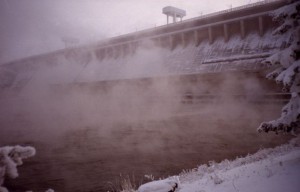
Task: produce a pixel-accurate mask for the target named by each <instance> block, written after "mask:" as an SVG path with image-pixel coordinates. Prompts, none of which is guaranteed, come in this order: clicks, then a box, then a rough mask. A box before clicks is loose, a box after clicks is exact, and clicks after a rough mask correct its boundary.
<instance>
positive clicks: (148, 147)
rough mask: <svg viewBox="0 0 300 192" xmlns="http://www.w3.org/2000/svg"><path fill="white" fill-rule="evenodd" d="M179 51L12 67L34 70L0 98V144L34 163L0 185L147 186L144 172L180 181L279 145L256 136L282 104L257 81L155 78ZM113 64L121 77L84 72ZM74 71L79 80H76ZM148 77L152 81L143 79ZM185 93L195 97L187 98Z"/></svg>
mask: <svg viewBox="0 0 300 192" xmlns="http://www.w3.org/2000/svg"><path fill="white" fill-rule="evenodd" d="M200 46H201V45H200ZM181 50H182V47H177V48H176V49H175V50H173V52H170V51H169V50H167V49H162V48H159V47H156V46H155V44H154V43H152V42H144V43H143V44H142V45H141V46H140V47H139V49H137V50H136V52H135V54H133V55H127V56H125V57H124V58H122V57H121V58H106V59H104V60H103V61H98V62H96V61H97V60H96V58H95V55H94V54H93V53H91V55H90V54H88V55H90V57H91V58H90V59H82V58H84V54H83V55H82V53H79V52H78V53H76V52H75V53H72V54H71V53H68V52H65V53H64V54H58V55H52V56H51V55H50V56H45V57H44V60H43V61H40V60H37V61H35V62H37V63H31V65H32V66H35V67H33V68H30V67H29V68H28V69H26V67H25V68H24V69H23V70H24V71H23V72H22V70H20V71H19V73H20V74H21V76H22V73H23V75H25V74H26V73H29V72H30V71H32V70H33V72H31V73H32V76H31V79H30V80H29V81H28V82H27V83H25V84H24V86H23V87H21V88H20V89H19V90H14V89H10V90H7V91H2V92H1V100H0V102H1V103H0V105H1V108H0V114H1V115H0V117H1V120H0V126H1V134H0V136H1V139H0V142H1V143H0V144H1V145H14V144H21V145H28V144H30V145H32V146H34V147H36V148H37V156H36V157H35V161H34V163H32V164H29V165H28V166H26V165H24V168H23V171H22V172H21V176H20V178H19V179H18V180H16V181H8V185H11V186H15V187H17V188H18V187H19V188H20V187H21V186H26V187H27V188H26V190H29V189H34V190H44V189H45V188H48V187H51V188H54V189H55V190H65V191H76V190H79V189H82V188H85V189H86V190H87V191H90V190H96V189H101V190H108V189H109V187H110V186H108V185H109V183H110V182H112V181H114V180H115V179H116V178H117V177H118V175H119V174H120V173H122V174H125V175H126V174H128V175H135V176H136V177H137V178H138V180H137V181H136V182H137V183H139V182H145V180H143V175H145V174H153V175H154V176H155V177H165V176H168V175H172V174H178V173H179V172H180V171H181V170H183V169H189V168H193V167H195V166H197V165H198V164H201V163H207V162H208V161H209V160H217V161H218V160H222V159H224V158H234V157H235V156H237V155H245V154H247V153H253V152H255V151H256V150H258V149H259V148H261V147H270V146H274V145H276V144H279V143H282V142H284V141H285V140H286V139H287V137H286V138H284V137H282V138H278V137H276V136H274V135H258V134H257V133H256V128H257V127H258V126H259V124H260V122H262V121H264V120H270V119H272V118H274V117H276V116H277V115H278V114H279V111H280V108H281V104H280V103H279V104H278V105H277V104H274V103H271V104H268V103H261V100H260V99H262V98H263V97H262V95H263V94H264V93H269V92H272V91H273V92H274V87H273V86H274V85H272V84H270V83H268V82H267V81H266V80H264V77H263V75H262V76H257V74H255V73H252V74H251V73H219V74H203V75H186V76H180V75H178V76H166V75H162V73H163V72H166V71H167V68H166V65H165V63H164V59H163V58H164V56H165V55H166V54H172V53H176V51H181ZM80 58H81V59H80ZM87 58H89V57H87ZM87 61H88V62H87ZM113 61H114V62H113ZM123 61H127V62H123ZM33 62H34V61H33ZM86 62H87V63H88V64H86ZM104 63H106V64H108V65H104ZM116 63H117V67H120V68H121V70H120V71H119V73H123V74H118V75H120V76H123V77H127V78H126V79H121V80H117V79H115V80H110V81H100V82H99V81H98V82H97V81H95V80H94V81H92V79H93V78H95V77H96V76H97V75H99V74H97V73H94V74H93V73H92V72H93V71H96V72H97V70H96V67H98V68H99V67H100V69H101V68H105V66H111V65H112V64H116ZM36 64H38V65H36ZM27 65H28V66H30V63H27ZM98 70H99V69H98ZM82 71H84V72H85V76H82V77H80V78H79V76H78V74H79V73H83V72H82ZM109 71H110V69H105V71H104V75H105V73H109ZM149 71H150V72H151V73H150V74H156V73H158V74H160V75H157V76H154V77H151V78H141V75H143V74H144V75H147V74H148V75H149V73H147V72H149ZM111 72H113V70H111ZM88 76H91V77H93V78H90V79H89V77H88ZM108 77H110V76H108ZM110 78H112V77H110ZM84 80H85V81H84ZM275 90H276V89H275ZM186 93H193V94H195V95H198V96H201V95H202V98H200V99H195V100H193V101H191V100H188V99H187V98H186V97H185V95H186ZM236 95H242V97H237V96H236ZM203 96H204V97H203ZM191 102H192V103H191ZM275 138H276V139H275ZM32 169H34V170H35V171H30V170H32ZM28 178H35V179H34V181H32V180H29V179H28ZM22 189H24V188H22ZM101 190H100V191H101Z"/></svg>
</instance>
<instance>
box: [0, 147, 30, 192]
mask: <svg viewBox="0 0 300 192" xmlns="http://www.w3.org/2000/svg"><path fill="white" fill-rule="evenodd" d="M35 153H36V151H35V148H33V147H30V146H28V147H22V146H19V145H17V146H6V147H0V192H6V191H8V190H7V189H6V188H5V187H2V185H3V183H4V178H5V177H9V178H13V179H14V178H16V177H18V176H19V173H18V169H17V166H19V165H22V164H23V161H22V160H23V159H26V158H29V157H32V156H34V155H35Z"/></svg>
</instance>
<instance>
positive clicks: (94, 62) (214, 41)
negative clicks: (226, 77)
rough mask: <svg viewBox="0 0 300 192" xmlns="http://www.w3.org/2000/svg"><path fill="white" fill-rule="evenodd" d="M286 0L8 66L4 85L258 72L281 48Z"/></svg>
mask: <svg viewBox="0 0 300 192" xmlns="http://www.w3.org/2000/svg"><path fill="white" fill-rule="evenodd" d="M284 4H285V1H274V2H273V1H271V2H267V3H266V2H264V3H256V4H253V5H251V6H247V7H242V8H238V9H234V10H229V11H223V12H220V13H215V14H211V15H208V16H202V17H199V18H194V19H190V20H187V21H184V22H180V23H176V24H169V25H166V26H161V27H157V28H154V29H148V30H144V31H140V32H136V33H131V34H127V35H123V36H119V37H114V38H111V39H108V40H104V41H102V42H99V43H97V44H95V45H88V46H82V47H76V48H68V49H65V50H61V51H57V52H54V53H49V54H44V55H39V56H33V57H31V58H25V59H23V60H19V61H15V62H11V63H8V64H6V65H2V66H1V68H0V72H1V80H2V81H1V88H3V89H10V90H21V89H22V88H23V87H25V86H28V85H33V86H35V85H36V84H44V85H58V84H59V85H65V84H72V83H87V82H99V81H110V80H122V79H123V80H125V79H139V78H154V77H162V76H173V75H177V76H178V75H188V74H203V73H218V72H226V71H236V70H238V71H257V70H259V69H261V68H264V66H263V65H261V63H260V62H261V61H262V59H263V58H266V57H267V56H269V55H270V54H272V53H274V52H275V51H276V50H278V49H279V48H280V47H282V46H284V45H282V44H280V39H279V38H284V37H275V36H272V34H271V33H272V30H273V29H274V27H276V26H277V25H278V24H277V23H276V22H275V21H273V20H272V18H271V16H270V11H272V10H274V9H276V8H278V7H280V6H282V5H284Z"/></svg>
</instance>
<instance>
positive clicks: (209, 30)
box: [208, 26, 214, 44]
mask: <svg viewBox="0 0 300 192" xmlns="http://www.w3.org/2000/svg"><path fill="white" fill-rule="evenodd" d="M208 40H209V44H212V43H213V41H214V40H213V34H212V27H211V26H209V27H208Z"/></svg>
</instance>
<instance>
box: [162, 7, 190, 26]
mask: <svg viewBox="0 0 300 192" xmlns="http://www.w3.org/2000/svg"><path fill="white" fill-rule="evenodd" d="M162 13H163V14H165V15H167V24H169V16H171V17H173V23H176V22H177V17H179V18H180V21H182V18H183V17H184V16H186V11H185V10H182V9H178V8H176V7H172V6H167V7H164V8H163V10H162Z"/></svg>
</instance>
